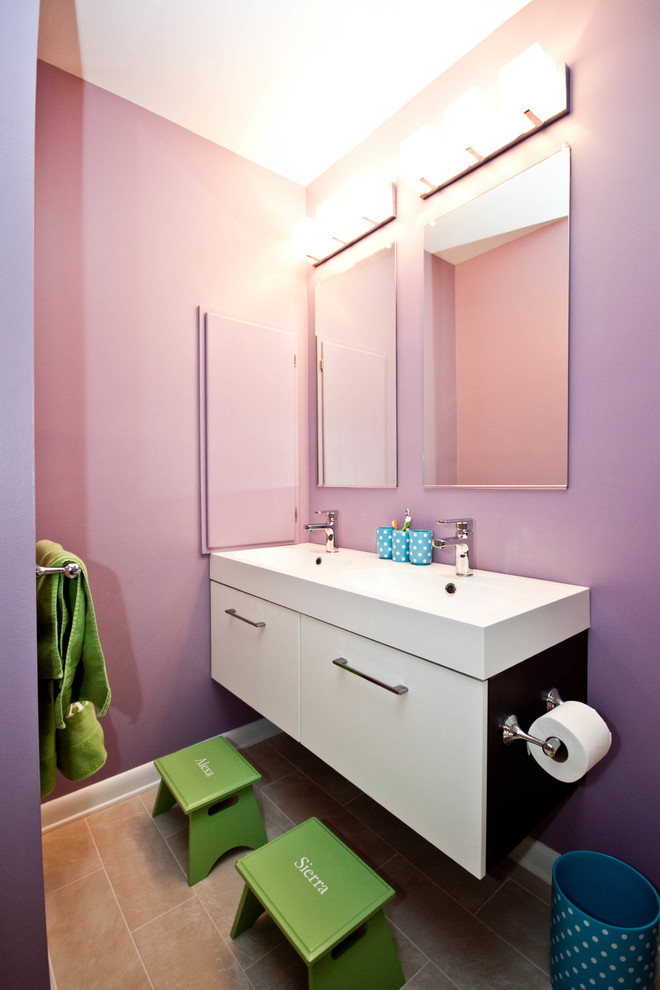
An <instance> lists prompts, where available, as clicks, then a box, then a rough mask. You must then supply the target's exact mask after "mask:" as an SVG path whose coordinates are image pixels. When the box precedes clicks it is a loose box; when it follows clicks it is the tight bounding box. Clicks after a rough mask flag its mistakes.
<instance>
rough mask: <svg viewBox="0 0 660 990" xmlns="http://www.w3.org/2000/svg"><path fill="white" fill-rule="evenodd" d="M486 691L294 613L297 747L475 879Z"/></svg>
mask: <svg viewBox="0 0 660 990" xmlns="http://www.w3.org/2000/svg"><path fill="white" fill-rule="evenodd" d="M340 658H342V659H343V660H345V661H347V663H348V666H349V667H350V668H352V670H356V671H359V672H360V674H362V675H364V676H359V675H358V674H355V673H352V672H349V670H348V669H346V667H345V666H338V665H337V664H335V663H333V661H334V660H337V659H340ZM367 678H373V680H368V679H367ZM378 682H380V683H378ZM395 686H403V688H406V689H407V690H405V692H404V693H400V694H397V693H394V691H393V690H389V689H388V688H390V689H391V688H394V687H395ZM399 690H401V687H400V688H399ZM487 692H488V687H487V683H486V682H484V681H478V680H476V679H474V678H471V677H466V676H465V675H464V674H458V673H456V671H453V670H448V669H446V668H444V667H439V666H437V665H436V664H432V663H429V662H428V661H427V660H421V659H419V657H414V656H411V655H410V654H407V653H402V652H401V651H399V650H394V649H391V648H390V647H388V646H383V645H382V644H381V643H375V642H374V641H373V640H369V639H365V638H364V637H362V636H356V635H354V634H353V633H350V632H346V631H345V630H343V629H338V628H337V627H336V626H331V625H329V624H327V623H325V622H319V621H318V620H316V619H311V618H309V617H307V616H302V617H301V639H300V741H301V742H302V744H303V745H304V746H306V747H307V748H308V749H310V750H312V752H314V753H316V754H317V756H320V757H321V758H322V759H323V760H325V761H326V762H327V763H330V764H331V765H332V766H333V767H334V768H335V769H336V770H338V771H339V772H340V773H341V774H343V775H344V776H345V777H347V778H348V779H349V780H352V781H353V783H354V784H356V785H357V786H358V787H360V788H361V789H362V790H363V791H364V792H365V793H366V794H368V795H369V796H370V797H372V798H373V799H374V800H375V801H378V803H379V804H382V805H383V806H384V807H386V808H388V809H389V810H390V811H391V812H392V813H393V814H394V815H396V816H397V817H398V818H400V819H401V820H402V821H404V822H406V823H407V824H408V825H410V826H411V828H413V829H414V830H415V831H416V832H419V834H420V835H423V836H424V837H425V838H427V839H428V840H429V841H430V842H432V843H433V845H435V846H438V847H439V848H440V849H442V850H443V851H444V852H445V853H447V855H448V856H451V858H452V859H454V860H456V861H457V862H458V863H460V864H461V865H462V866H464V867H465V868H466V869H468V870H470V871H471V872H472V873H475V874H476V875H477V876H480V875H483V873H484V872H485V871H484V857H485V802H484V781H485V763H486V744H485V729H486V717H485V716H486V704H487Z"/></svg>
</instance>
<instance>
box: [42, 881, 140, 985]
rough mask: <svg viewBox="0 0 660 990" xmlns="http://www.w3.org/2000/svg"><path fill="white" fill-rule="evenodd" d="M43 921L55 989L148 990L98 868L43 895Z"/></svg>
mask: <svg viewBox="0 0 660 990" xmlns="http://www.w3.org/2000/svg"><path fill="white" fill-rule="evenodd" d="M46 923H47V927H48V947H49V951H50V957H51V964H52V968H53V973H54V975H55V980H56V983H57V987H58V990H149V988H150V986H151V984H150V983H149V980H148V978H147V975H146V973H145V971H144V967H143V965H142V963H141V961H140V957H139V956H138V953H137V950H136V948H135V945H134V943H133V940H132V938H131V936H130V934H129V931H128V928H127V927H126V923H125V921H124V918H123V917H122V914H121V911H120V910H119V907H118V906H117V901H116V899H115V896H114V894H113V892H112V888H111V886H110V884H109V882H108V879H107V877H106V874H105V872H104V871H103V870H99V871H98V872H96V873H93V874H91V876H88V877H83V878H82V879H80V880H76V881H74V882H73V883H70V884H68V885H67V886H66V887H60V888H59V889H57V890H53V891H51V892H50V893H49V894H47V895H46Z"/></svg>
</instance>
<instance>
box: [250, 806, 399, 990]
mask: <svg viewBox="0 0 660 990" xmlns="http://www.w3.org/2000/svg"><path fill="white" fill-rule="evenodd" d="M236 869H237V870H238V872H239V873H240V874H241V876H242V877H243V880H244V881H245V888H244V890H243V896H242V898H241V902H240V904H239V906H238V910H237V912H236V918H235V919H234V925H233V928H232V930H231V937H232V938H236V937H237V936H238V935H241V934H242V933H243V932H244V931H246V930H247V929H248V928H251V927H252V925H253V924H254V923H255V921H256V920H257V918H258V917H259V916H260V915H261V914H262V913H263V912H264V911H268V913H269V914H270V916H271V918H272V919H273V921H274V922H275V923H276V924H277V926H278V928H280V930H281V931H282V933H283V934H284V935H285V936H286V937H287V939H288V940H289V942H290V943H291V944H292V946H293V947H294V949H295V950H296V952H297V953H298V955H300V956H302V958H303V959H304V960H305V962H306V963H307V971H308V976H309V990H365V988H366V987H368V988H369V990H398V988H399V987H401V986H403V983H404V978H403V973H402V971H401V966H400V965H399V960H398V958H397V954H396V950H395V948H394V943H393V942H392V936H391V935H390V932H389V928H388V927H387V922H386V920H385V915H384V914H383V905H384V904H386V903H387V902H388V901H389V900H391V899H392V898H393V897H394V890H393V889H392V887H390V886H389V884H387V883H385V881H384V880H381V878H380V877H379V876H378V875H377V874H376V873H374V871H373V870H372V869H370V868H369V867H368V866H367V865H366V863H363V862H362V860H361V859H360V858H359V857H358V856H356V855H355V853H354V852H352V851H351V850H350V849H349V848H348V846H346V845H344V843H343V842H341V841H340V840H339V839H338V838H337V837H336V836H335V835H333V834H332V832H330V830H329V829H327V828H326V827H325V825H323V824H322V823H321V822H320V821H319V820H318V818H310V819H309V820H308V821H306V822H303V823H302V825H297V826H296V827H295V828H292V829H291V830H290V831H289V832H286V833H285V834H284V835H280V836H279V837H278V838H276V839H273V840H272V841H271V842H270V843H269V844H268V845H267V846H263V847H262V848H261V849H257V850H256V851H255V852H252V853H248V855H247V856H244V857H243V858H242V859H239V860H238V862H237V863H236Z"/></svg>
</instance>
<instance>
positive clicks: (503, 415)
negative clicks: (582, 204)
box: [424, 148, 570, 489]
mask: <svg viewBox="0 0 660 990" xmlns="http://www.w3.org/2000/svg"><path fill="white" fill-rule="evenodd" d="M569 200H570V150H569V149H568V148H565V149H563V150H562V151H560V152H558V153H557V154H555V155H553V156H551V157H550V158H547V159H546V160H545V161H542V162H540V163H539V164H537V165H534V166H532V167H531V168H528V169H526V170H525V171H524V172H521V173H520V174H519V175H516V176H514V177H513V178H511V179H509V180H508V181H506V182H503V183H501V184H500V185H498V186H495V187H494V188H493V189H490V190H488V191H487V192H485V193H483V194H482V195H481V196H478V197H476V198H475V199H473V200H471V201H470V202H468V203H466V204H464V205H463V206H460V207H458V208H457V209H455V210H453V211H452V212H451V213H448V214H446V215H445V216H442V217H440V218H439V219H438V220H436V221H434V222H433V223H431V224H429V225H428V226H427V227H426V228H425V230H424V485H425V486H427V487H434V486H437V487H440V488H535V489H537V488H538V489H546V488H551V489H552V488H559V489H561V488H566V487H567V484H568V283H569Z"/></svg>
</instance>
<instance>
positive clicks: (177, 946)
mask: <svg viewBox="0 0 660 990" xmlns="http://www.w3.org/2000/svg"><path fill="white" fill-rule="evenodd" d="M134 938H135V942H136V944H137V947H138V949H139V952H140V955H141V956H142V961H143V962H144V965H145V967H146V969H147V972H148V974H149V978H150V979H151V982H152V984H153V986H154V990H173V988H176V990H205V988H207V987H208V988H209V990H210V988H218V990H248V988H249V987H250V983H249V980H248V979H247V977H246V975H245V973H244V972H243V970H242V969H241V967H240V966H239V965H238V963H237V962H236V960H235V959H234V956H233V955H232V953H231V952H230V950H229V948H228V946H227V944H226V942H225V940H224V939H223V938H222V936H221V935H220V933H219V932H218V930H217V929H216V927H215V925H214V924H213V922H212V921H211V919H210V918H209V916H208V914H207V913H206V911H205V910H204V908H203V906H202V904H201V903H200V902H199V900H198V899H197V898H196V897H195V898H193V899H192V900H190V901H186V903H185V904H180V905H179V906H178V907H175V908H172V910H171V911H168V912H167V914H164V915H161V917H160V918H156V919H155V921H151V922H150V923H149V924H147V925H144V926H143V927H142V928H139V929H138V930H137V931H135V932H134Z"/></svg>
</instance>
